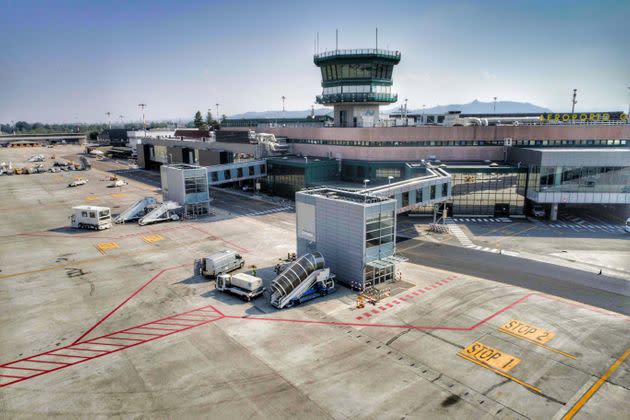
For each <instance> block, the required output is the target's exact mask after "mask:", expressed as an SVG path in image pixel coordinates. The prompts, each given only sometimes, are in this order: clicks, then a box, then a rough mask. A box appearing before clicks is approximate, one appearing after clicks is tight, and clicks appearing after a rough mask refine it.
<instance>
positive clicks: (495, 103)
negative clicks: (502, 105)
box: [492, 96, 497, 114]
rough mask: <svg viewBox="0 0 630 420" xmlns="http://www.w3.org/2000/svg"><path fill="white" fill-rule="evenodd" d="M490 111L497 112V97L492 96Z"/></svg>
mask: <svg viewBox="0 0 630 420" xmlns="http://www.w3.org/2000/svg"><path fill="white" fill-rule="evenodd" d="M492 113H493V114H496V113H497V97H496V96H495V97H494V105H493V106H492Z"/></svg>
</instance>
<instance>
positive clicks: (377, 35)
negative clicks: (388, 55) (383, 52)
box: [376, 26, 378, 51]
mask: <svg viewBox="0 0 630 420" xmlns="http://www.w3.org/2000/svg"><path fill="white" fill-rule="evenodd" d="M376 51H378V26H377V27H376Z"/></svg>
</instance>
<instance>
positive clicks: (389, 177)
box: [387, 175, 394, 185]
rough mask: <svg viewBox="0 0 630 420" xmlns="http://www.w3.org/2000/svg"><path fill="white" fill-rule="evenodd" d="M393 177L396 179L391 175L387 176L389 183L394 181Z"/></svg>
mask: <svg viewBox="0 0 630 420" xmlns="http://www.w3.org/2000/svg"><path fill="white" fill-rule="evenodd" d="M392 179H394V177H393V176H391V175H390V176H388V177H387V185H389V184H391V183H392Z"/></svg>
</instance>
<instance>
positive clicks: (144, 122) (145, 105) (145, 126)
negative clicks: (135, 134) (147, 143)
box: [138, 104, 147, 137]
mask: <svg viewBox="0 0 630 420" xmlns="http://www.w3.org/2000/svg"><path fill="white" fill-rule="evenodd" d="M138 106H139V107H140V110H141V111H142V127H143V128H144V137H146V136H147V120H146V118H145V117H144V109H145V108H146V107H147V104H138Z"/></svg>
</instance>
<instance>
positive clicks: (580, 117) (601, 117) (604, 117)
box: [539, 112, 628, 122]
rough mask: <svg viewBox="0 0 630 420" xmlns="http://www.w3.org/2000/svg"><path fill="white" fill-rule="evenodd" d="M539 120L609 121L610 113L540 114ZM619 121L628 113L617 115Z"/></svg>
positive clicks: (624, 119) (623, 119)
mask: <svg viewBox="0 0 630 420" xmlns="http://www.w3.org/2000/svg"><path fill="white" fill-rule="evenodd" d="M539 119H540V121H564V122H568V121H582V122H585V121H611V115H610V114H609V113H607V112H604V113H594V112H591V113H589V114H586V113H582V114H541V115H540V117H539ZM619 120H620V121H627V120H628V114H624V113H621V114H620V115H619Z"/></svg>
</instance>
